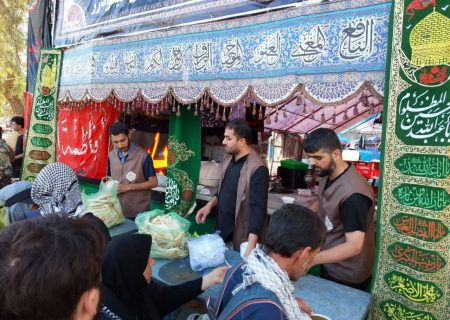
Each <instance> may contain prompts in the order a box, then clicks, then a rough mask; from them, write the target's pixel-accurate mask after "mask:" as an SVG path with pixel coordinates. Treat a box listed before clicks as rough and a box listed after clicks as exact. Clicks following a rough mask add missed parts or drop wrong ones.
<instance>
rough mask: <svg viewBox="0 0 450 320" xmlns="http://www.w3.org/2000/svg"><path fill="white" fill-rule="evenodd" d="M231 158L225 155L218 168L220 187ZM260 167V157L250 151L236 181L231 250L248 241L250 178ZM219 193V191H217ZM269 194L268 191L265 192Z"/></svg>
mask: <svg viewBox="0 0 450 320" xmlns="http://www.w3.org/2000/svg"><path fill="white" fill-rule="evenodd" d="M232 158H233V156H232V155H229V154H227V155H226V156H225V157H224V160H223V162H222V164H221V165H220V167H219V171H220V176H221V178H220V186H222V181H223V178H224V176H225V171H226V170H227V167H228V165H229V164H230V162H231V159H232ZM261 166H266V164H265V163H264V161H263V160H262V159H261V157H260V156H259V155H258V154H257V153H256V152H255V151H254V150H253V149H252V151H251V152H250V153H249V155H248V157H247V160H246V161H245V163H244V165H243V166H242V169H241V175H240V177H239V181H238V187H237V193H236V210H235V220H234V232H233V248H234V250H237V251H239V249H240V245H241V243H242V242H246V241H247V240H248V229H249V227H250V218H251V212H250V178H251V176H252V175H253V172H255V170H256V169H258V168H259V167H261ZM219 191H220V190H219ZM267 192H269V190H267ZM266 226H267V219H266V223H265V224H264V230H262V232H261V237H260V238H261V239H259V240H258V242H260V243H261V242H262V241H263V240H264V238H265V232H266V230H265V229H266Z"/></svg>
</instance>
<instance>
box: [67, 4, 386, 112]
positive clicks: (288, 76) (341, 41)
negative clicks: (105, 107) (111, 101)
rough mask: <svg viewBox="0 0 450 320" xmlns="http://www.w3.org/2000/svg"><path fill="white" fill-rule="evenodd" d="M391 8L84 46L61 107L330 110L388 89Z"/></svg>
mask: <svg viewBox="0 0 450 320" xmlns="http://www.w3.org/2000/svg"><path fill="white" fill-rule="evenodd" d="M389 9H390V3H389V1H386V0H376V1H369V0H359V1H342V2H331V3H324V4H320V5H309V6H304V7H302V8H297V9H295V10H282V11H280V12H276V13H270V14H264V15H260V16H255V17H251V18H246V19H237V20H230V21H223V22H220V23H219V22H217V23H214V24H205V25H200V26H192V27H182V28H177V29H174V30H169V31H164V32H153V33H149V34H145V35H144V34H141V35H138V36H133V37H127V38H126V39H115V40H104V41H102V42H101V43H100V42H98V43H96V44H95V45H93V44H89V45H81V46H77V47H74V48H71V49H67V50H66V51H65V53H64V59H63V66H62V73H61V82H60V91H59V100H60V101H65V102H69V101H84V100H85V99H89V100H91V101H92V100H94V101H103V100H105V99H107V98H108V97H111V96H114V97H115V98H117V99H118V100H119V101H122V102H130V101H133V100H135V99H136V97H139V99H141V98H142V100H143V101H144V102H145V103H159V102H160V101H162V100H163V99H167V96H173V97H174V98H175V99H176V100H178V101H179V102H181V103H185V104H189V103H194V102H197V101H198V100H200V99H202V98H203V97H204V96H205V95H209V96H210V97H211V98H212V99H213V100H214V101H215V102H216V103H217V104H220V105H222V106H233V105H236V104H238V103H240V102H242V101H244V100H245V101H249V100H252V101H256V102H257V103H258V104H260V105H262V106H266V107H267V106H269V107H276V106H279V105H280V104H283V103H285V102H287V101H289V100H290V99H292V97H293V96H294V95H296V94H298V92H303V93H304V94H305V96H307V97H309V98H310V99H311V100H313V101H315V102H317V103H320V104H321V105H329V106H333V105H337V104H342V103H344V102H345V101H347V100H349V99H350V98H351V97H353V96H354V95H355V94H357V93H358V92H361V88H362V86H363V85H364V87H365V88H366V89H367V90H370V91H373V92H376V93H378V95H381V93H382V92H383V87H384V69H385V63H386V56H385V55H386V47H387V30H388V23H389Z"/></svg>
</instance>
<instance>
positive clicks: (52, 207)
mask: <svg viewBox="0 0 450 320" xmlns="http://www.w3.org/2000/svg"><path fill="white" fill-rule="evenodd" d="M31 199H32V200H33V202H34V203H35V204H37V205H38V206H39V207H40V209H39V214H40V215H48V214H64V215H67V216H69V218H74V219H78V218H83V219H88V220H90V221H91V222H92V223H93V224H94V225H96V226H97V227H98V228H99V229H100V231H101V232H102V233H103V234H104V235H105V238H106V239H107V240H109V239H110V235H109V232H108V229H107V228H106V225H105V224H104V223H103V221H101V220H100V219H99V218H97V217H96V216H94V215H93V214H92V213H90V212H88V211H87V209H86V207H85V206H84V204H83V202H82V200H81V192H80V186H79V184H78V178H77V175H76V174H75V172H74V171H73V170H72V168H70V167H69V166H68V165H66V164H64V163H61V162H55V163H51V164H48V165H46V166H45V167H44V168H43V169H42V170H41V172H39V174H38V175H37V177H36V180H35V181H34V182H33V187H32V188H31Z"/></svg>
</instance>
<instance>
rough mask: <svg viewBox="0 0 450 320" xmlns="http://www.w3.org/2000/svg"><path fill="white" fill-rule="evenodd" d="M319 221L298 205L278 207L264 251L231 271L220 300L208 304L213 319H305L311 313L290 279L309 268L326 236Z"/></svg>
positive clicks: (256, 250) (296, 277)
mask: <svg viewBox="0 0 450 320" xmlns="http://www.w3.org/2000/svg"><path fill="white" fill-rule="evenodd" d="M326 232H327V231H326V228H325V225H324V224H323V222H322V221H321V219H320V218H319V217H318V216H317V214H315V213H314V212H312V211H311V210H309V209H308V208H305V207H303V206H300V205H297V204H287V205H283V206H282V207H281V208H280V209H278V210H276V211H275V212H274V213H273V215H272V216H271V219H270V222H269V226H268V228H267V240H266V244H265V247H264V249H259V248H256V249H254V250H253V251H252V252H251V253H250V255H249V256H248V258H247V261H246V262H243V263H240V264H238V265H236V266H234V267H233V268H232V269H230V270H229V271H228V273H227V275H226V277H225V280H224V282H223V283H224V286H223V288H222V292H221V294H220V295H219V297H220V298H219V300H218V301H216V302H215V303H213V304H211V305H210V306H208V309H209V312H210V315H211V316H212V318H214V319H231V318H232V319H234V320H241V319H242V320H244V319H245V320H247V319H250V320H251V319H255V320H259V319H271V320H276V319H279V320H284V319H289V320H290V319H292V320H294V319H295V320H307V319H310V317H309V315H310V314H311V313H312V310H311V309H310V308H309V306H307V305H306V304H305V303H304V302H303V300H301V299H299V298H296V297H295V296H294V284H293V281H297V280H298V279H299V278H300V277H302V276H303V275H304V274H306V272H307V271H308V269H309V268H310V267H311V265H312V262H313V260H314V257H315V256H317V254H319V251H320V247H321V245H322V244H323V242H324V240H325V237H326Z"/></svg>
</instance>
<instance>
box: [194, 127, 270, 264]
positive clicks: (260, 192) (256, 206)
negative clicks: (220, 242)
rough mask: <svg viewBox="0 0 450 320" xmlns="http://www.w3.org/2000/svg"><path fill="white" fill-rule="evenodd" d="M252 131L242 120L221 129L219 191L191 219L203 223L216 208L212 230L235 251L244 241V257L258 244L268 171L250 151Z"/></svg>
mask: <svg viewBox="0 0 450 320" xmlns="http://www.w3.org/2000/svg"><path fill="white" fill-rule="evenodd" d="M251 141H252V130H251V128H250V126H249V125H248V123H247V122H246V121H244V120H240V119H237V120H233V121H230V122H228V123H227V125H226V127H225V137H224V139H223V142H222V143H223V145H224V146H225V151H226V152H227V155H226V156H225V158H224V161H223V162H222V164H221V166H220V168H219V171H220V175H221V182H220V189H219V192H218V194H217V195H216V196H214V197H213V198H212V199H211V200H210V201H209V202H208V203H207V204H206V205H205V206H204V207H203V208H201V209H200V210H199V211H198V212H197V215H196V217H195V219H196V221H197V223H204V222H205V220H206V217H207V216H208V215H209V214H210V213H211V210H212V208H214V207H216V206H217V209H218V214H217V222H216V230H218V231H220V236H221V237H222V238H223V239H224V241H225V242H230V241H232V242H233V248H234V249H235V250H239V249H240V245H241V243H243V242H245V241H248V247H247V250H246V252H245V256H248V255H249V254H250V252H251V251H252V250H253V249H254V248H255V247H256V244H257V243H258V242H261V240H262V237H263V236H264V232H265V231H264V230H265V226H266V224H267V223H266V222H267V217H268V216H267V198H268V190H269V170H268V169H267V166H266V165H265V163H264V161H263V160H262V159H261V157H260V156H259V155H258V154H257V153H256V152H255V151H254V150H253V149H252V147H251Z"/></svg>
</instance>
